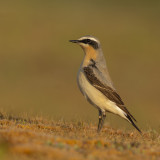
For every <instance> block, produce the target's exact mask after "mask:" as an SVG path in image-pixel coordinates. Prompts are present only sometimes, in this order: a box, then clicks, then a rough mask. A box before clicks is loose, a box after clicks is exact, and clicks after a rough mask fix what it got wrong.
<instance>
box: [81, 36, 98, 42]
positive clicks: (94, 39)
mask: <svg viewBox="0 0 160 160" xmlns="http://www.w3.org/2000/svg"><path fill="white" fill-rule="evenodd" d="M84 39H90V40H93V41H95V42H97V43H99V41H98V40H97V39H96V38H93V37H81V38H79V40H84Z"/></svg>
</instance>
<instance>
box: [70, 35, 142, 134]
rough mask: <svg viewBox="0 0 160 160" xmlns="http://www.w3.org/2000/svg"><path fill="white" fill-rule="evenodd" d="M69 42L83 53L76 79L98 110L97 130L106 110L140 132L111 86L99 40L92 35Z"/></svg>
mask: <svg viewBox="0 0 160 160" xmlns="http://www.w3.org/2000/svg"><path fill="white" fill-rule="evenodd" d="M70 42H73V43H77V44H79V45H80V46H81V47H82V49H83V51H84V53H85V56H84V59H83V61H82V63H81V66H80V69H79V72H78V77H77V81H78V86H79V88H80V91H81V92H82V94H83V95H84V96H85V98H86V99H87V100H88V101H89V102H90V103H91V104H92V105H94V106H95V107H96V108H97V109H98V110H99V123H98V132H99V131H100V130H101V128H102V126H103V123H104V120H105V117H106V112H110V113H114V114H117V115H119V116H120V117H122V118H124V119H126V120H127V121H129V122H130V123H131V124H132V125H133V126H134V127H135V128H136V129H137V130H138V131H139V132H141V131H140V129H139V128H138V127H137V126H136V125H135V123H134V122H133V120H134V121H136V120H135V118H134V117H133V116H132V115H131V114H130V112H129V111H128V109H127V108H126V107H125V105H124V103H123V101H122V99H121V97H120V96H119V94H117V92H116V90H115V88H114V87H113V84H112V81H111V78H110V76H109V73H108V70H107V66H106V61H105V58H104V56H103V52H102V48H101V45H100V41H99V40H98V39H97V38H95V37H93V36H84V37H81V38H79V39H78V40H70Z"/></svg>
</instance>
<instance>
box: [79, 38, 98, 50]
mask: <svg viewBox="0 0 160 160" xmlns="http://www.w3.org/2000/svg"><path fill="white" fill-rule="evenodd" d="M80 42H81V43H85V44H89V45H91V46H92V47H93V48H94V49H98V48H99V45H98V43H97V42H96V41H94V40H91V39H83V40H80Z"/></svg>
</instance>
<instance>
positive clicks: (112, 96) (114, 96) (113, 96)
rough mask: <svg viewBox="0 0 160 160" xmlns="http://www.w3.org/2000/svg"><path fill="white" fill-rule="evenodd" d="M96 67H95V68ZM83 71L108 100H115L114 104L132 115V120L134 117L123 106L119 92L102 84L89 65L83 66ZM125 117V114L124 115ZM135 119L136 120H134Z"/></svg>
mask: <svg viewBox="0 0 160 160" xmlns="http://www.w3.org/2000/svg"><path fill="white" fill-rule="evenodd" d="M96 69H97V68H96ZM83 70H84V73H85V75H86V77H87V79H88V81H89V82H90V83H91V84H92V85H93V86H94V87H95V88H96V89H98V90H99V91H101V92H102V93H103V94H104V95H105V96H106V97H107V98H108V99H109V100H110V101H112V102H115V103H116V105H117V106H118V107H119V108H120V109H121V110H123V111H124V112H125V113H126V114H127V115H129V116H130V117H132V118H133V119H134V120H135V118H134V117H133V116H132V115H131V114H130V112H129V111H128V110H127V108H126V107H125V105H124V103H123V101H122V99H121V97H120V96H119V94H118V93H117V92H116V91H115V90H114V89H112V88H111V87H109V86H107V85H104V84H103V83H102V82H101V81H100V80H99V79H98V78H97V77H96V76H95V74H94V72H93V69H92V68H91V67H84V68H83ZM126 117H127V116H126ZM135 121H136V120H135Z"/></svg>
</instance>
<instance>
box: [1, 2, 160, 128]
mask: <svg viewBox="0 0 160 160" xmlns="http://www.w3.org/2000/svg"><path fill="white" fill-rule="evenodd" d="M84 35H93V36H96V37H98V39H99V40H100V41H101V44H102V47H103V51H104V54H105V57H106V60H107V65H108V68H109V71H110V75H111V77H112V80H113V83H114V86H115V87H116V88H117V92H118V93H119V94H120V95H121V97H122V99H123V101H124V102H125V104H126V106H127V107H128V109H129V111H130V112H131V113H132V114H133V115H134V116H135V118H136V119H137V121H138V126H140V127H141V128H143V129H148V128H152V129H156V130H160V117H159V114H160V100H159V96H160V84H159V82H160V1H158V0H157V1H156V0H154V1H149V0H146V1H138V0H137V1H127V0H126V1H125V0H122V1H119V0H115V1H112V0H107V1H105V0H99V1H96V0H87V1H86V0H81V1H71V0H70V1H65V0H59V1H58V0H54V1H51V0H45V1H43V0H23V1H21V0H19V1H18V0H15V1H8V0H6V1H0V109H1V110H5V111H7V113H12V114H15V115H21V114H27V115H29V116H30V115H32V116H34V115H42V116H44V117H49V118H51V119H64V120H84V121H86V122H93V123H97V122H98V111H97V110H96V109H95V108H94V107H92V106H91V105H90V104H89V103H88V102H87V101H86V100H85V99H84V97H83V96H82V95H81V93H80V91H79V89H78V87H77V83H76V76H77V71H78V68H79V66H80V63H81V61H82V59H83V55H84V54H83V51H82V49H81V48H80V47H79V46H77V45H75V44H71V43H69V42H68V40H70V39H77V38H79V37H81V36H84ZM106 123H109V124H110V125H112V126H114V127H118V128H124V129H125V128H132V127H130V124H129V123H128V122H126V121H124V120H122V119H121V118H119V117H118V116H114V115H112V114H108V116H107V120H106Z"/></svg>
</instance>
